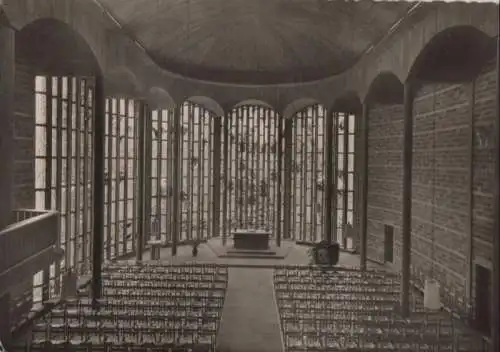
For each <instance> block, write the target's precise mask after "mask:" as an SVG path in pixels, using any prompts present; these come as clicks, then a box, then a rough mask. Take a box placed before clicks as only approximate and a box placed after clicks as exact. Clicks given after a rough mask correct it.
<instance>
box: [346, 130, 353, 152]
mask: <svg viewBox="0 0 500 352" xmlns="http://www.w3.org/2000/svg"><path fill="white" fill-rule="evenodd" d="M354 137H355V136H354V135H353V134H350V135H349V138H348V141H347V143H348V144H349V146H348V148H347V150H348V151H349V153H354V148H355V145H354Z"/></svg>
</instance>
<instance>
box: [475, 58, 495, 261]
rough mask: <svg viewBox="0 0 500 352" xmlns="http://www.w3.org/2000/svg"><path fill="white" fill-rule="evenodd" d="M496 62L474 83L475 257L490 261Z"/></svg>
mask: <svg viewBox="0 0 500 352" xmlns="http://www.w3.org/2000/svg"><path fill="white" fill-rule="evenodd" d="M496 79H497V75H496V71H495V62H494V61H493V62H491V63H489V64H488V65H486V66H485V67H484V68H483V71H482V72H481V74H479V76H478V77H477V79H476V80H475V82H474V134H475V138H474V152H473V166H474V169H473V170H474V172H473V178H472V180H473V182H472V191H473V193H472V202H473V208H472V209H473V217H472V230H473V239H474V241H473V258H474V259H479V258H481V259H486V260H487V261H491V256H492V242H493V237H492V235H493V222H494V217H495V214H494V213H493V181H494V177H495V175H494V174H495V171H494V162H495V156H494V143H493V139H492V133H493V126H494V121H495V113H496V110H495V103H496V95H495V91H496Z"/></svg>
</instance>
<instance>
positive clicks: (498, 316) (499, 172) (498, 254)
mask: <svg viewBox="0 0 500 352" xmlns="http://www.w3.org/2000/svg"><path fill="white" fill-rule="evenodd" d="M499 60H500V41H499V39H498V37H497V67H496V71H497V75H496V77H497V86H496V89H497V103H496V119H495V132H494V140H495V143H496V145H495V182H494V185H493V189H494V191H493V192H494V193H493V194H494V197H495V198H494V203H493V204H494V205H493V209H494V214H496V216H495V217H494V218H495V226H494V232H493V270H492V281H491V282H492V286H493V287H492V293H491V297H492V298H493V299H492V300H491V309H492V312H493V314H492V324H491V337H492V346H491V347H492V351H498V350H500V336H499V335H500V332H499V330H500V279H499V276H500V234H499V232H500V223H499V221H500V220H499V216H498V214H499V212H500V204H499V203H500V199H499V197H500V184H499V181H500V107H499V104H500V103H499V101H500V79H498V74H499V73H500V72H499V70H500V63H499Z"/></svg>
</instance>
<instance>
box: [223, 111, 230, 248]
mask: <svg viewBox="0 0 500 352" xmlns="http://www.w3.org/2000/svg"><path fill="white" fill-rule="evenodd" d="M229 116H230V115H229V114H226V115H225V117H224V120H223V128H224V147H223V148H224V150H223V153H224V180H222V181H223V182H224V190H223V192H224V194H223V199H222V214H223V215H222V216H223V220H222V221H223V229H222V245H223V246H225V245H226V244H227V232H228V223H229V213H228V210H229V209H228V201H229V194H228V181H229V179H230V177H231V172H230V170H229V128H230V119H229Z"/></svg>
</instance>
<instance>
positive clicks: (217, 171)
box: [209, 116, 222, 237]
mask: <svg viewBox="0 0 500 352" xmlns="http://www.w3.org/2000/svg"><path fill="white" fill-rule="evenodd" d="M213 123H214V137H213V138H214V140H213V143H214V144H213V146H214V152H213V163H212V165H213V186H212V187H213V188H212V190H213V193H212V194H213V202H212V214H213V217H212V236H209V237H218V236H220V184H221V167H220V166H221V165H220V164H221V159H222V158H221V157H222V155H221V144H222V117H219V116H217V117H214V119H213Z"/></svg>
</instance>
